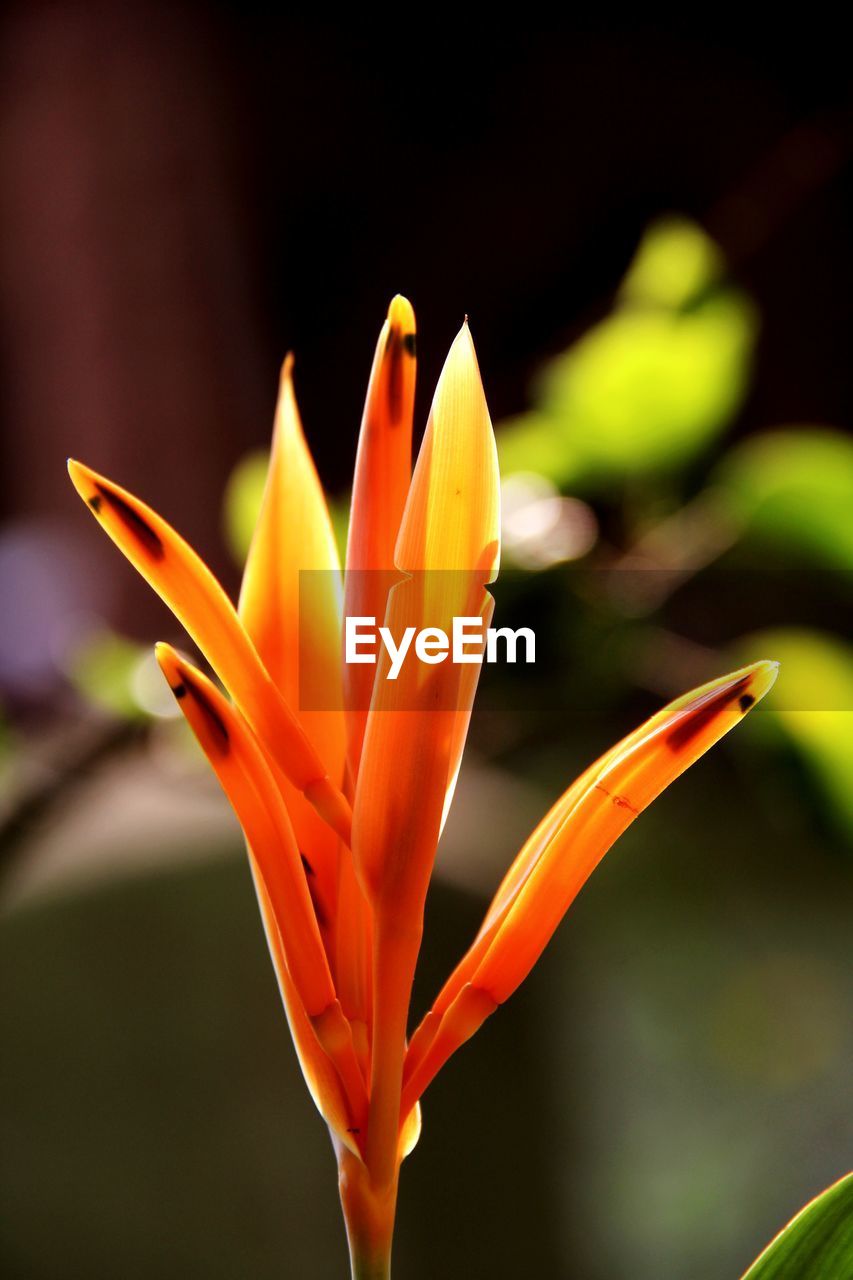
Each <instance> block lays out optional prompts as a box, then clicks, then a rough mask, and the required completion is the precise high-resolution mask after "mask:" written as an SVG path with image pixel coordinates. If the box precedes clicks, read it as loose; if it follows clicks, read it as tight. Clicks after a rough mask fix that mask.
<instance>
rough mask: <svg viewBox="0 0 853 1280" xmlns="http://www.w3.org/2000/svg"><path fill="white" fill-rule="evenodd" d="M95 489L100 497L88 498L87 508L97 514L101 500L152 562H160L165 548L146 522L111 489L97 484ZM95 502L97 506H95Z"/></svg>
mask: <svg viewBox="0 0 853 1280" xmlns="http://www.w3.org/2000/svg"><path fill="white" fill-rule="evenodd" d="M96 487H97V490H98V494H99V495H100V497H96V498H90V499H89V506H90V507H92V509H93V510H94V511H96V512H97V511H99V510H100V506H101V499H103V501H104V502H106V504H107V506H108V507H109V508H110V510H111V511H112V512H113V514H114V515H115V516H117V517H118V519H119V520H120V521H121V522H122V524H123V525H124V527H125V529H126V530H127V532H128V533H129V534H131V536H132V537H133V538H134V539H135V540H136V541H137V542H138V543H139V545H140V546H141V547H142V549H143V550H144V551H146V552H147V553H148V555H150V556H151V557H152V558H153V559H154V560H162V559H163V557H164V555H165V554H166V551H165V548H164V546H163V543H162V542H161V540H160V536H159V534H157V533H156V532H155V530H154V529H152V528H151V525H150V524H149V523H148V521H147V520H146V519H145V518H144V517H143V516H141V515H140V514H139V512H138V511H136V510H135V508H133V507H132V506H131V505H130V503H129V502H128V501H127V500H126V499H125V498H122V497H121V496H120V495H119V494H117V493H113V491H112V489H108V488H107V486H106V485H104V484H100V483H98V485H97V486H96ZM96 502H97V504H98V505H97V506H95V503H96Z"/></svg>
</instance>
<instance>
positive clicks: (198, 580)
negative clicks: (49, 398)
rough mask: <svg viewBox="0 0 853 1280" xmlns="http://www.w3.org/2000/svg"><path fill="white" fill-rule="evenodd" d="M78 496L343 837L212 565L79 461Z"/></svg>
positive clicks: (316, 769) (320, 776)
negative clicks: (186, 632)
mask: <svg viewBox="0 0 853 1280" xmlns="http://www.w3.org/2000/svg"><path fill="white" fill-rule="evenodd" d="M68 471H69V474H70V476H71V479H72V481H73V483H74V486H75V488H76V489H77V492H78V493H79V494H80V496H81V497H82V498H83V500H84V501H85V502H86V503H87V505H88V506H89V508H90V509H91V511H92V512H93V514H94V515H95V516H96V517H97V519H98V521H99V522H100V524H101V525H102V527H103V528H104V529H105V531H106V532H107V533H108V534H109V536H110V537H111V538H112V540H113V542H115V544H116V545H117V546H118V547H119V549H120V550H121V551H123V552H124V554H125V555H126V556H127V558H128V560H130V562H131V564H133V565H134V567H135V568H136V569H138V571H139V572H140V573H141V574H142V576H143V578H145V580H146V581H147V582H148V583H149V584H150V585H151V586H152V587H153V588H154V590H155V591H156V592H157V593H158V595H160V596H161V597H162V599H163V600H164V601H165V602H166V604H167V605H168V606H169V608H170V609H171V610H172V612H173V613H174V614H175V617H176V618H178V620H179V621H180V622H181V623H182V624H183V625H184V627H185V628H186V630H187V631H188V633H189V634H190V636H191V637H192V639H193V640H194V641H195V643H196V644H197V645H198V647H199V649H201V651H202V653H204V655H205V656H206V657H207V659H208V661H209V662H210V664H211V666H212V667H213V668H214V670H215V671H216V672H217V674H218V675H219V677H220V679H221V680H222V683H223V684H224V685H225V687H226V688H227V689H228V691H229V693H230V694H231V696H232V697H233V698H234V701H235V702H236V703H237V704H238V705H239V706H240V708H241V710H242V711H243V714H244V715H245V716H246V718H247V719H248V721H249V723H250V724H251V725H252V728H253V729H254V730H255V732H256V733H257V735H258V737H259V738H260V739H261V740H262V741H263V742H264V744H265V745H266V747H267V748H268V750H269V752H270V755H271V756H272V757H273V758H274V759H275V761H276V764H277V765H278V767H279V768H280V769H281V770H282V772H283V773H284V774H285V776H286V777H287V778H289V779H290V780H291V781H292V782H293V784H294V785H295V786H297V787H298V788H299V789H300V790H301V791H304V792H305V793H306V795H308V797H309V800H310V801H311V803H312V804H313V805H314V807H315V808H317V809H318V810H320V811H321V812H322V813H323V816H324V817H325V818H326V820H327V821H328V822H329V823H330V824H331V825H333V826H335V828H336V830H338V831H340V833H341V834H342V836H343V838H344V839H347V840H348V839H349V824H350V812H349V805H348V804H347V802H346V801H345V800H344V798H343V796H342V795H341V794H340V791H339V789H338V787H337V785H336V784H335V783H334V782H333V780H331V779H330V778H329V777H328V771H327V769H326V766H325V765H324V764H323V762H322V761H321V759H320V757H319V756H318V754H317V752H316V751H315V750H314V748H313V747H312V745H311V743H310V742H309V741H308V738H307V737H306V735H305V732H304V730H303V729H302V726H301V725H300V724H299V722H298V720H297V719H296V717H295V716H294V714H293V712H292V711H291V710H290V708H289V707H288V706H287V704H286V703H285V702H284V700H283V698H282V697H281V695H280V693H279V692H278V689H277V688H276V686H275V685H274V684H273V682H272V680H271V679H270V677H269V674H268V672H267V671H266V669H265V667H264V665H263V663H262V662H261V660H260V657H259V656H258V652H257V650H256V649H255V646H254V645H253V643H252V641H251V640H250V638H249V636H248V634H247V633H246V630H245V628H244V627H243V626H242V625H241V623H240V620H239V618H238V616H237V612H236V610H235V609H234V606H233V605H232V604H231V601H230V600H229V599H228V597H227V595H226V594H225V592H224V591H223V590H222V587H221V586H220V584H219V583H218V582H217V580H216V578H215V577H214V576H213V574H212V573H211V572H210V570H209V569H208V567H207V565H205V563H204V562H203V561H202V560H201V559H200V557H199V556H198V555H197V554H196V553H195V551H193V549H192V547H190V546H189V545H188V543H186V542H185V541H184V539H183V538H181V537H180V535H179V534H177V533H176V532H175V530H174V529H173V528H172V527H171V526H170V525H169V524H168V523H167V522H166V521H165V520H164V519H163V518H162V516H159V515H158V514H157V513H156V511H153V510H152V508H151V507H149V506H147V505H146V504H145V503H144V502H141V501H140V499H139V498H137V497H135V496H134V495H133V494H131V493H129V492H128V491H127V490H126V489H122V488H121V487H120V486H119V485H116V484H113V482H112V481H111V480H107V479H106V478H105V477H104V476H101V475H98V473H97V472H96V471H92V470H91V468H89V467H86V466H84V465H83V464H82V463H80V462H75V461H73V460H69V463H68Z"/></svg>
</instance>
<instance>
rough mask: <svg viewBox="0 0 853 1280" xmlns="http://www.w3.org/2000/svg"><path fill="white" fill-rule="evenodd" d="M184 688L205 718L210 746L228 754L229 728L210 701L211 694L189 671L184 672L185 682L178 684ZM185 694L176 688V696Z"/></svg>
mask: <svg viewBox="0 0 853 1280" xmlns="http://www.w3.org/2000/svg"><path fill="white" fill-rule="evenodd" d="M178 688H182V689H183V691H184V694H189V696H190V697H191V698H192V700H193V703H194V704H195V706H196V707H197V708H198V710H199V711H200V712H201V715H202V717H203V719H204V723H205V728H206V729H207V734H208V738H209V742H210V746H211V747H213V749H214V750H215V751H218V752H219V754H220V755H223V756H224V755H227V754H228V752H229V751H230V750H231V739H230V737H229V734H228V728H227V726H226V724H225V721H224V720H223V719H222V716H221V715H220V714H219V712H218V711H217V710H216V707H215V706H214V705H213V703H212V702H211V701H210V698H209V696H208V695H207V693H206V692H205V691H204V689H203V688H202V687H201V685H199V684H197V683H196V681H195V680H192V679H191V678H190V676H189V674H188V673H186V672H185V673H184V679H183V683H182V684H181V685H179V686H178ZM181 696H183V695H181V694H179V693H178V692H177V689H176V690H175V697H181Z"/></svg>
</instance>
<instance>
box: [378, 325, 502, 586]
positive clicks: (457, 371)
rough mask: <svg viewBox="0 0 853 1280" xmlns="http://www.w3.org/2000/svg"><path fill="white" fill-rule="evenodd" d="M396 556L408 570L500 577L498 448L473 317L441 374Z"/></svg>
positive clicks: (396, 559) (454, 343) (402, 566)
mask: <svg viewBox="0 0 853 1280" xmlns="http://www.w3.org/2000/svg"><path fill="white" fill-rule="evenodd" d="M395 563H396V565H397V567H398V568H399V569H403V570H405V572H407V573H416V572H418V571H419V570H427V571H430V572H433V571H435V570H439V569H440V570H445V571H446V570H456V571H461V572H463V573H470V572H471V571H473V570H480V571H482V572H483V575H484V577H483V580H484V581H486V582H493V581H494V579H495V578H496V577H497V572H498V566H499V564H500V477H499V473H498V460H497V450H496V446H495V437H494V432H493V431H492V424H491V420H490V419H489V410H488V408H487V406H486V398H485V396H484V394H483V384H482V382H481V380H480V370H479V367H478V365H477V354H476V352H475V350H474V343H473V341H472V339H471V332H470V330H469V328H468V322H467V320H466V322H465V324H464V325H463V326H462V328H461V329H460V331H459V333H458V334H457V336H456V338H455V339H454V342H453V345H452V346H451V348H450V351H449V353H448V356H447V360H446V361H445V365H444V368H443V369H442V372H441V377H440V378H439V380H438V386H437V387H436V391H435V399H434V400H433V405H432V412H431V413H430V417H429V421H428V423H427V429H426V433H425V435H424V438H423V443H422V444H421V448H420V452H419V453H418V461H417V465H416V467H415V473H414V475H413V477H412V484H411V488H410V490H409V497H408V500H407V502H406V509H405V512H404V514H403V521H402V525H401V527H400V536H399V538H398V539H397V548H396V555H395Z"/></svg>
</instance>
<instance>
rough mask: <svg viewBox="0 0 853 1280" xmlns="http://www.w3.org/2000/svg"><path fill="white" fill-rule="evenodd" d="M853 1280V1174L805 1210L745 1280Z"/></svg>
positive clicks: (781, 1234)
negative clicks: (851, 1278) (850, 1278)
mask: <svg viewBox="0 0 853 1280" xmlns="http://www.w3.org/2000/svg"><path fill="white" fill-rule="evenodd" d="M851 1276H853V1173H850V1174H847V1176H846V1177H844V1178H842V1179H841V1180H840V1181H839V1182H836V1183H834V1184H833V1186H831V1187H828V1188H827V1190H826V1191H824V1192H823V1193H822V1194H821V1195H819V1196H817V1197H816V1199H814V1200H812V1201H811V1202H810V1203H809V1204H807V1205H806V1206H805V1208H804V1209H801V1210H800V1212H799V1213H798V1214H797V1216H796V1217H795V1218H792V1219H791V1221H790V1222H789V1223H788V1225H787V1227H785V1228H784V1230H783V1231H781V1232H780V1233H779V1235H778V1236H777V1237H776V1239H775V1240H773V1241H771V1243H770V1244H769V1245H768V1246H767V1248H766V1249H765V1250H764V1252H763V1253H762V1254H761V1255H760V1257H758V1258H757V1259H756V1260H755V1262H754V1263H753V1264H752V1266H751V1267H750V1268H749V1270H748V1271H747V1272H746V1274H745V1275H744V1276H743V1280H845V1277H847V1278H849V1277H851Z"/></svg>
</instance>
